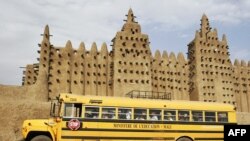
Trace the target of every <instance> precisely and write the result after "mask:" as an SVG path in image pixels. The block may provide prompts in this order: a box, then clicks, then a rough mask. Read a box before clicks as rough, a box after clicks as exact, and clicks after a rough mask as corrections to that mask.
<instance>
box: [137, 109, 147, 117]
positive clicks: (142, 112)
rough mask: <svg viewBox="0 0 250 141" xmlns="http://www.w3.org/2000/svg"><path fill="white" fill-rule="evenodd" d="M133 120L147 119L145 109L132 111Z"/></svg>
mask: <svg viewBox="0 0 250 141" xmlns="http://www.w3.org/2000/svg"><path fill="white" fill-rule="evenodd" d="M134 118H135V119H136V120H145V119H147V110H146V109H134Z"/></svg>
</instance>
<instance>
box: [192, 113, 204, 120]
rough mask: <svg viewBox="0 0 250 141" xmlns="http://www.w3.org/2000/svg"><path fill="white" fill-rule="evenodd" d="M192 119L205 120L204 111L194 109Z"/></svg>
mask: <svg viewBox="0 0 250 141" xmlns="http://www.w3.org/2000/svg"><path fill="white" fill-rule="evenodd" d="M192 121H199V122H200V121H203V116H202V111H192Z"/></svg>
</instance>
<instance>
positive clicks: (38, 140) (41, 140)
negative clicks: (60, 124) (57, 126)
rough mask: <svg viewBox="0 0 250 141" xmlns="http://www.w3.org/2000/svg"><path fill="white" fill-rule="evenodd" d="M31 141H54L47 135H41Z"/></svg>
mask: <svg viewBox="0 0 250 141" xmlns="http://www.w3.org/2000/svg"><path fill="white" fill-rule="evenodd" d="M30 141H52V140H51V138H49V137H48V136H45V135H39V136H35V137H34V138H32V139H31V140H30Z"/></svg>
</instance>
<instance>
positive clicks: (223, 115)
mask: <svg viewBox="0 0 250 141" xmlns="http://www.w3.org/2000/svg"><path fill="white" fill-rule="evenodd" d="M218 121H219V122H228V116H227V113H226V112H218Z"/></svg>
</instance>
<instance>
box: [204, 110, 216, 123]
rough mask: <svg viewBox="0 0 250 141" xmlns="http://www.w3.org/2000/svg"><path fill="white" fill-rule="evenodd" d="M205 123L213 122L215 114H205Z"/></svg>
mask: <svg viewBox="0 0 250 141" xmlns="http://www.w3.org/2000/svg"><path fill="white" fill-rule="evenodd" d="M205 121H207V122H215V112H205Z"/></svg>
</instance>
